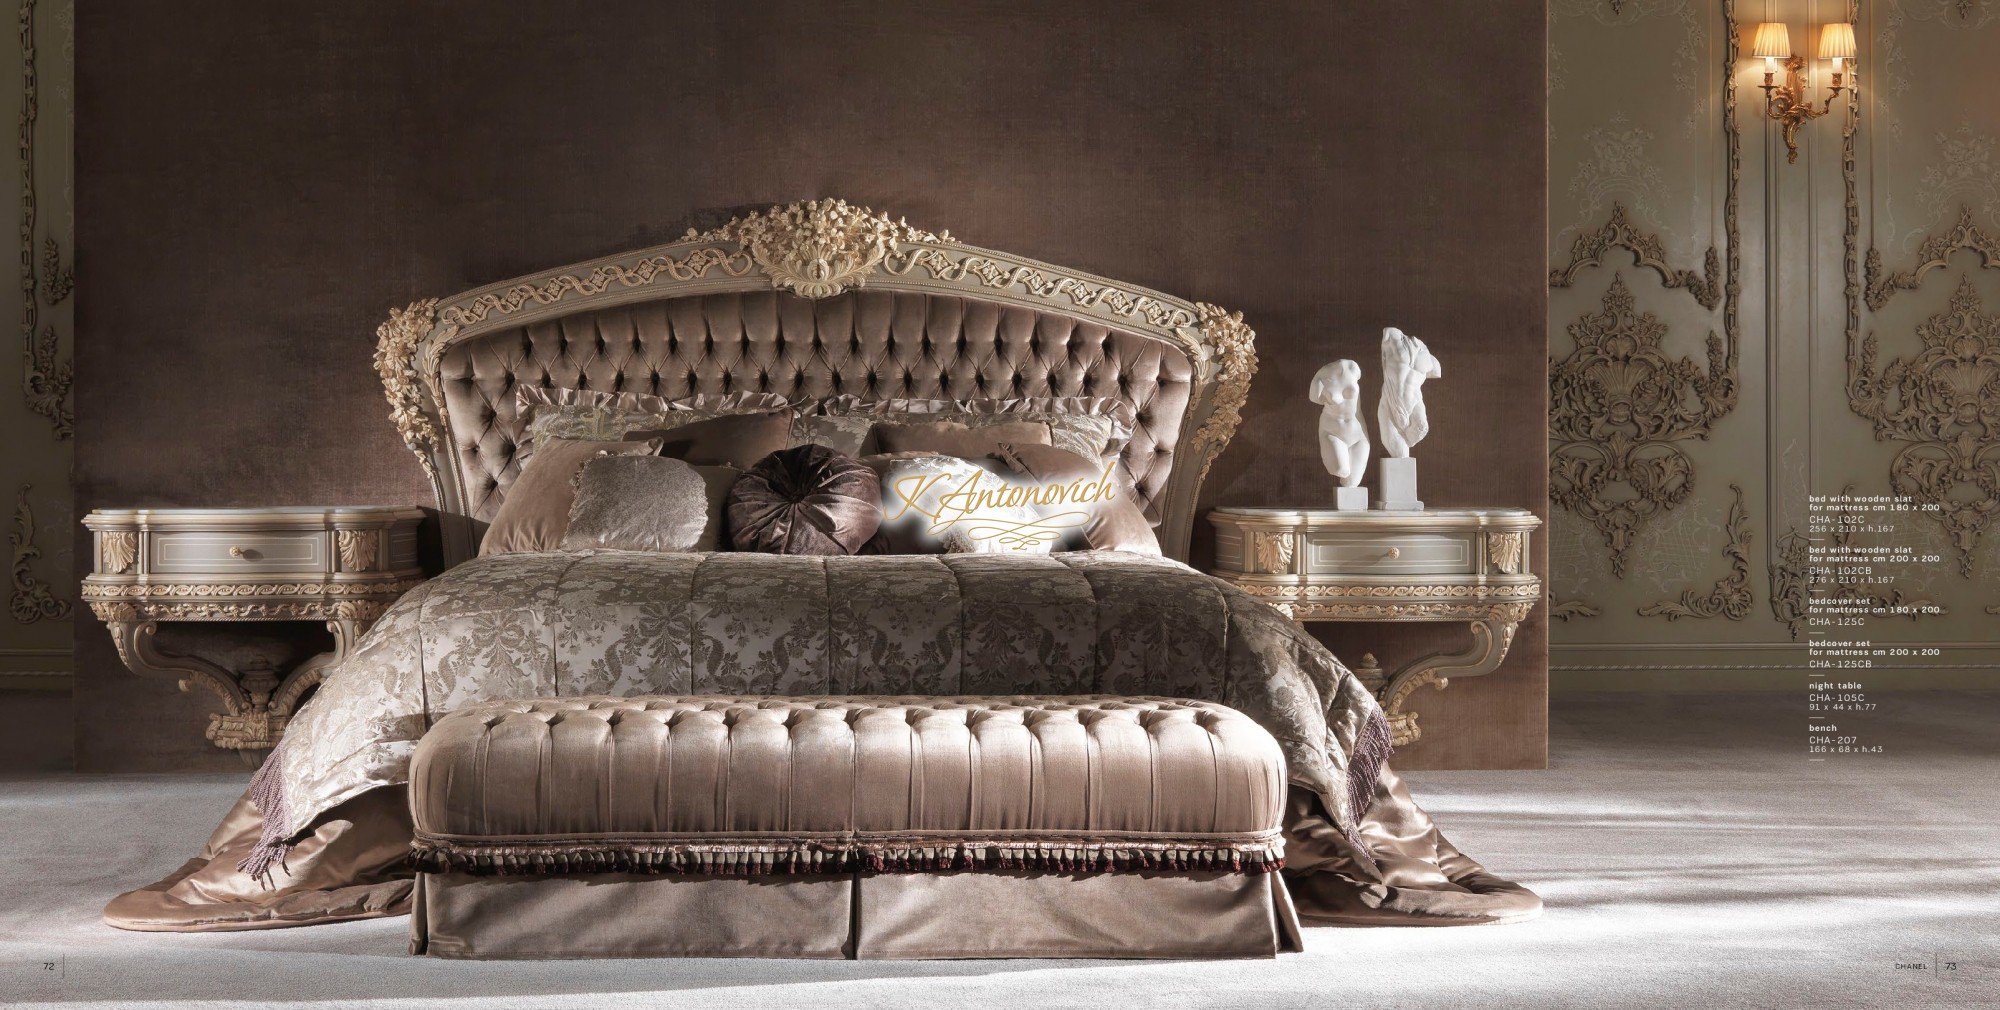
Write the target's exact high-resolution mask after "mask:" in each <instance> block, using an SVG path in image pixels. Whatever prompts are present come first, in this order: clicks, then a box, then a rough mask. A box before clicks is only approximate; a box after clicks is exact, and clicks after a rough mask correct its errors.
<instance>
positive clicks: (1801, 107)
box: [1750, 21, 1855, 162]
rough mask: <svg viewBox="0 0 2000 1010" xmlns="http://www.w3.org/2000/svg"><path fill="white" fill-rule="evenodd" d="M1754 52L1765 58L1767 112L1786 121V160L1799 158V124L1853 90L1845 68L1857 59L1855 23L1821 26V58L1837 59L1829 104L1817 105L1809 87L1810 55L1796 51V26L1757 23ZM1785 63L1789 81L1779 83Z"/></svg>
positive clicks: (1827, 110) (1770, 116)
mask: <svg viewBox="0 0 2000 1010" xmlns="http://www.w3.org/2000/svg"><path fill="white" fill-rule="evenodd" d="M1750 55H1751V56H1756V57H1762V58H1763V60H1764V84H1763V88H1764V96H1765V107H1764V115H1765V116H1767V117H1768V118H1771V119H1775V120H1777V121H1778V122H1779V123H1781V124H1783V125H1784V135H1785V150H1786V152H1787V153H1786V155H1785V160H1786V161H1787V162H1796V161H1798V160H1799V139H1798V134H1799V125H1800V124H1802V123H1807V122H1811V121H1812V120H1815V119H1818V118H1819V117H1821V116H1824V115H1826V114H1827V113H1829V112H1832V111H1833V103H1834V100H1835V99H1837V98H1839V97H1840V93H1841V92H1842V91H1844V90H1849V85H1848V83H1847V80H1846V77H1845V75H1844V74H1843V73H1842V71H1843V69H1845V68H1846V66H1847V65H1848V64H1849V63H1851V62H1852V61H1853V60H1854V56H1855V48H1854V26H1853V25H1851V24H1848V23H1847V22H1845V21H1836V22H1834V23H1833V24H1830V25H1827V26H1825V27H1824V28H1821V29H1820V33H1819V58H1820V59H1822V60H1832V61H1833V86H1832V87H1831V88H1829V89H1828V90H1827V93H1826V104H1824V105H1821V106H1820V107H1819V108H1816V109H1815V108H1814V107H1813V103H1812V97H1811V96H1810V95H1809V94H1807V92H1806V89H1807V87H1808V86H1809V85H1810V81H1809V80H1808V78H1807V74H1806V58H1805V57H1803V56H1794V55H1792V30H1791V29H1790V28H1787V27H1786V26H1784V25H1782V24H1779V23H1778V22H1775V21H1766V22H1764V23H1763V24H1760V25H1758V26H1757V35H1756V37H1755V38H1754V39H1753V40H1752V41H1751V43H1750ZM1781 61H1782V62H1783V63H1784V65H1785V83H1783V84H1779V83H1778V82H1777V78H1778V64H1779V63H1780V62H1781Z"/></svg>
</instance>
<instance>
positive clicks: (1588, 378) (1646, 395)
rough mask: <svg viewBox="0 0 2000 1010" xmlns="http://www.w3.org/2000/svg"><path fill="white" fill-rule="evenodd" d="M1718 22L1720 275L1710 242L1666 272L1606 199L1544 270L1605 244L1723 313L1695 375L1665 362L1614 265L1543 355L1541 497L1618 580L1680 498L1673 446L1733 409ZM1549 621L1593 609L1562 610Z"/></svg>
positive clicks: (1732, 93)
mask: <svg viewBox="0 0 2000 1010" xmlns="http://www.w3.org/2000/svg"><path fill="white" fill-rule="evenodd" d="M1722 22H1723V28H1722V32H1723V37H1724V38H1723V54H1722V61H1721V67H1720V68H1719V69H1720V78H1719V79H1720V80H1721V82H1722V137H1723V142H1724V145H1725V149H1726V151H1727V157H1726V159H1725V172H1726V178H1725V183H1726V185H1725V188H1724V192H1723V204H1722V231H1723V235H1722V242H1723V253H1722V264H1721V268H1720V271H1719V272H1718V269H1717V264H1716V250H1715V247H1714V246H1713V245H1711V246H1710V247H1709V250H1708V253H1707V255H1706V257H1704V263H1703V270H1702V272H1701V273H1699V274H1697V273H1696V272H1695V271H1693V270H1684V269H1676V268H1675V267H1673V266H1672V264H1670V263H1669V262H1668V261H1667V257H1666V253H1665V249H1664V245H1663V243H1661V241H1660V240H1659V238H1658V237H1657V236H1654V235H1650V234H1647V233H1645V232H1642V231H1640V230H1639V229H1638V228H1637V227H1636V226H1634V225H1633V224H1632V222H1631V219H1630V217H1629V215H1628V214H1627V212H1626V210H1625V208H1624V206H1623V205H1622V204H1616V203H1614V204H1613V206H1612V213H1611V218H1610V219H1609V220H1608V221H1607V222H1606V223H1605V224H1604V226H1603V227H1601V228H1599V229H1598V230H1597V231H1596V232H1593V233H1589V234H1585V235H1580V236H1578V237H1577V239H1576V241H1575V243H1574V244H1573V245H1572V246H1571V250H1570V261H1569V262H1568V263H1567V264H1565V265H1563V266H1560V267H1557V268H1554V269H1552V270H1551V271H1550V272H1549V286H1550V287H1552V288H1566V287H1570V286H1572V285H1573V284H1574V283H1575V282H1576V280H1577V278H1578V277H1579V275H1580V274H1581V273H1582V272H1583V271H1584V270H1586V269H1588V268H1592V267H1596V266H1600V265H1602V263H1603V260H1604V257H1605V255H1606V254H1607V253H1609V252H1610V251H1611V250H1612V249H1626V250H1628V251H1630V252H1631V253H1632V254H1633V257H1634V261H1635V262H1636V264H1637V265H1638V266H1640V267H1642V268H1645V269H1648V270H1652V271H1653V272H1655V273H1657V274H1658V275H1659V277H1660V281H1661V283H1662V284H1663V285H1664V286H1666V287H1667V288H1670V289H1672V288H1678V289H1681V290H1684V291H1686V292H1687V293H1688V295H1689V296H1690V297H1692V298H1693V299H1694V300H1695V302H1696V303H1697V304H1699V305H1701V306H1702V307H1703V308H1706V309H1714V308H1716V307H1717V306H1718V305H1719V306H1720V307H1721V310H1722V332H1721V334H1720V335H1719V336H1718V335H1717V334H1716V333H1714V332H1713V331H1711V332H1710V333H1709V335H1708V339H1707V341H1706V350H1707V366H1706V371H1703V370H1702V369H1700V368H1699V367H1697V366H1696V365H1695V364H1694V363H1693V362H1692V361H1691V360H1689V359H1687V358H1677V359H1669V358H1667V357H1666V355H1665V353H1664V351H1663V350H1662V346H1663V341H1664V339H1665V337H1666V335H1667V330H1666V326H1665V324H1663V323H1661V322H1660V320H1659V319H1658V318H1657V317H1655V316H1653V315H1652V314H1651V313H1638V312H1637V311H1636V310H1635V308H1634V303H1633V299H1632V293H1631V290H1630V289H1629V288H1628V287H1627V286H1626V284H1625V281H1624V278H1623V276H1622V274H1621V273H1617V272H1614V275H1613V278H1612V285H1611V287H1610V288H1609V289H1608V290H1607V291H1606V292H1605V295H1604V298H1603V301H1602V305H1601V308H1600V310H1599V311H1597V312H1594V313H1586V314H1585V315H1584V316H1583V317H1582V318H1580V319H1578V320H1577V321H1576V322H1574V323H1572V324H1570V328H1569V329H1570V333H1571V335H1572V337H1573V339H1574V340H1575V342H1576V347H1575V348H1574V350H1572V351H1571V353H1570V354H1569V355H1568V356H1567V357H1565V358H1562V359H1560V360H1551V362H1550V375H1549V383H1550V388H1549V392H1550V396H1549V428H1550V432H1549V434H1550V442H1551V446H1550V454H1549V485H1550V490H1549V497H1550V500H1551V501H1552V503H1553V504H1555V505H1556V506H1558V507H1560V508H1564V509H1568V510H1569V511H1570V512H1572V513H1574V514H1576V515H1577V516H1578V517H1579V518H1582V519H1584V520H1585V521H1587V522H1589V523H1590V524H1591V525H1592V526H1594V527H1596V528H1597V530H1598V532H1599V534H1600V535H1602V537H1603V538H1604V544H1605V548H1606V550H1607V552H1608V554H1609V560H1610V562H1611V570H1612V573H1613V574H1615V575H1617V576H1618V577H1619V578H1623V577H1624V575H1625V570H1626V568H1627V566H1628V564H1629V561H1630V553H1631V548H1632V538H1633V536H1634V534H1635V533H1637V532H1638V531H1639V530H1640V529H1642V528H1643V527H1644V526H1645V525H1646V524H1647V523H1648V522H1649V521H1651V520H1652V519H1654V518H1655V517H1657V516H1658V515H1660V514H1661V513H1663V512H1667V511H1670V510H1672V509H1673V508H1675V507H1676V506H1678V505H1679V504H1680V503H1681V502H1683V501H1685V500H1686V498H1687V495H1688V493H1689V492H1690V491H1691V490H1692V488H1693V486H1694V479H1695V464H1694V461H1693V459H1692V458H1691V457H1690V456H1688V455H1687V453H1685V452H1684V451H1682V449H1681V448H1680V446H1679V443H1682V442H1686V441H1689V440H1705V439H1707V438H1708V437H1709V436H1710V435H1711V434H1712V433H1713V431H1714V427H1715V424H1716V422H1717V421H1720V420H1721V419H1722V418H1723V417H1725V416H1727V415H1728V414H1729V413H1730V412H1732V411H1733V410H1735V408H1736V404H1737V387H1738V376H1737V372H1738V362H1739V357H1740V348H1741V342H1742V341H1741V327H1740V317H1741V312H1740V310H1741V302H1742V292H1743V282H1742V272H1743V252H1742V243H1741V240H1740V216H1741V198H1740V195H1739V194H1740V189H1741V184H1742V175H1743V148H1742V137H1741V135H1740V133H1739V131H1738V129H1737V116H1736V111H1737V110H1736V71H1737V67H1736V61H1737V57H1738V51H1739V48H1740V42H1739V39H1738V37H1737V36H1738V33H1737V31H1736V4H1735V0H1723V3H1722ZM1578 606H1584V605H1582V604H1579V605H1578ZM1591 609H1593V611H1594V608H1591ZM1556 616H1558V617H1560V618H1562V619H1565V620H1568V619H1571V618H1573V617H1585V616H1596V615H1595V613H1594V612H1593V613H1590V614H1584V613H1582V612H1581V611H1578V610H1571V611H1569V612H1566V613H1559V614H1557V615H1556Z"/></svg>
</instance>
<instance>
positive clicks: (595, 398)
mask: <svg viewBox="0 0 2000 1010" xmlns="http://www.w3.org/2000/svg"><path fill="white" fill-rule="evenodd" d="M791 407H792V403H791V401H790V400H787V399H785V398H784V397H782V396H779V395H778V394H776V393H696V394H695V395H693V396H683V397H679V398H676V399H671V400H670V399H667V398H665V397H661V396H654V395H652V394H650V393H604V392H598V391H596V390H590V389H561V388H551V387H543V386H516V387H515V388H514V408H515V413H516V415H517V416H519V417H520V419H521V424H522V431H521V438H520V444H521V446H522V455H523V456H527V455H530V454H532V453H533V452H534V447H535V443H536V442H538V441H540V440H541V439H542V438H545V437H550V436H554V437H557V438H574V439H584V440H595V441H603V442H616V441H618V440H619V439H620V438H623V437H624V435H625V433H626V432H629V431H637V430H639V429H641V428H652V429H655V430H661V429H666V428H672V427H677V426H678V425H682V424H688V423H692V422H694V421H705V420H707V419H709V418H711V417H722V416H725V415H729V414H759V413H765V412H767V411H772V410H789V409H791Z"/></svg>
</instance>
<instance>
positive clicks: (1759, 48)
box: [1750, 21, 1830, 60]
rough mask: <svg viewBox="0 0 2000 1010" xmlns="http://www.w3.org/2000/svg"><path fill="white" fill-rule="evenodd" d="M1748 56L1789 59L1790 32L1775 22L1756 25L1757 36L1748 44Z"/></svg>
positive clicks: (1790, 53) (1790, 48)
mask: <svg viewBox="0 0 2000 1010" xmlns="http://www.w3.org/2000/svg"><path fill="white" fill-rule="evenodd" d="M1829 27H1830V26H1829ZM1750 55H1752V56H1761V57H1763V58H1765V59H1770V60H1789V59H1791V58H1792V30H1791V29H1790V28H1787V27H1785V26H1784V25H1783V24H1782V23H1780V22H1777V21H1766V22H1764V23H1763V24H1760V25H1758V26H1757V36H1756V38H1755V39H1753V40H1751V42H1750Z"/></svg>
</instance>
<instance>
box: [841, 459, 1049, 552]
mask: <svg viewBox="0 0 2000 1010" xmlns="http://www.w3.org/2000/svg"><path fill="white" fill-rule="evenodd" d="M864 462H866V463H867V464H868V465H869V467H870V468H871V469H873V470H875V471H876V472H877V473H879V474H881V480H882V491H881V494H882V527H881V535H880V537H879V539H878V542H877V543H876V544H871V545H870V553H884V554H944V553H952V554H1047V553H1049V552H1050V551H1051V550H1052V549H1054V547H1055V545H1056V544H1057V543H1058V542H1059V540H1060V538H1061V533H1062V531H1061V530H1060V529H1057V528H1054V527H1051V526H1050V525H1048V524H1047V523H1045V522H1043V519H1044V514H1043V510H1042V509H1041V508H1040V507H1038V506H1036V505H1034V504H1032V503H1029V502H1016V501H1013V500H1011V498H1010V497H1009V496H1006V490H1007V488H1009V487H1010V486H1016V485H1018V484H1019V481H1018V480H1014V479H1011V478H1012V476H1013V475H1012V474H1011V473H1010V472H1009V471H1007V470H1006V469H1005V468H1004V467H1002V466H1000V465H999V464H998V463H997V461H994V460H990V459H988V460H980V461H977V462H975V461H973V460H967V459H958V458H955V457H951V456H943V455H939V454H937V453H933V452H923V451H919V452H901V453H891V454H884V455H878V456H871V457H868V458H867V459H866V460H865V461H864ZM982 493H991V494H993V495H995V496H1000V497H1001V498H1002V500H1000V501H993V500H986V499H981V498H980V495H981V494H982Z"/></svg>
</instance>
